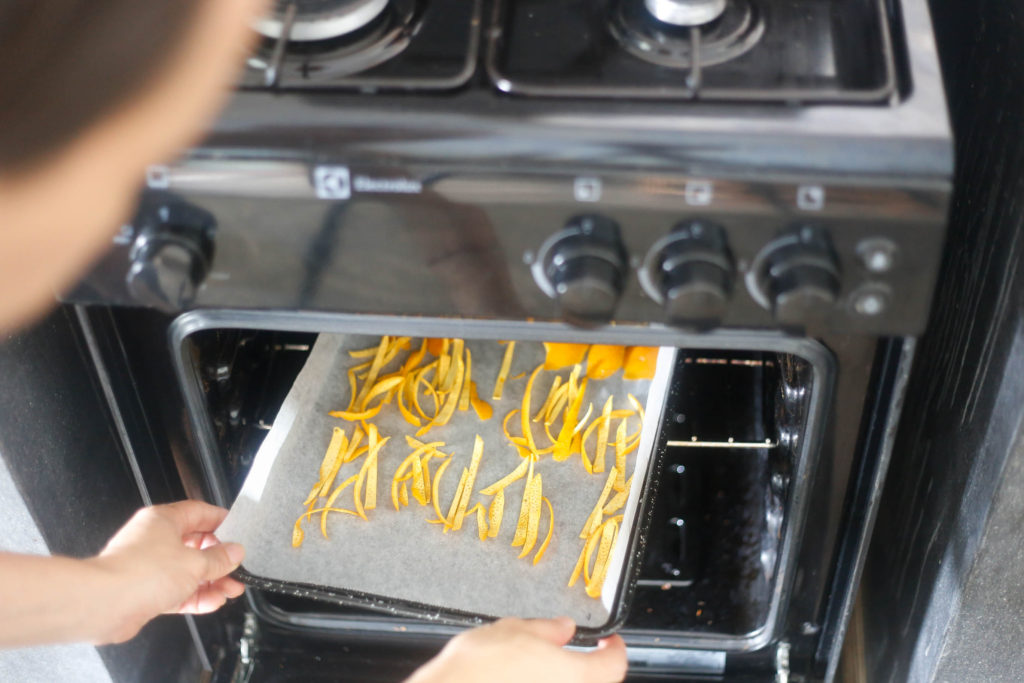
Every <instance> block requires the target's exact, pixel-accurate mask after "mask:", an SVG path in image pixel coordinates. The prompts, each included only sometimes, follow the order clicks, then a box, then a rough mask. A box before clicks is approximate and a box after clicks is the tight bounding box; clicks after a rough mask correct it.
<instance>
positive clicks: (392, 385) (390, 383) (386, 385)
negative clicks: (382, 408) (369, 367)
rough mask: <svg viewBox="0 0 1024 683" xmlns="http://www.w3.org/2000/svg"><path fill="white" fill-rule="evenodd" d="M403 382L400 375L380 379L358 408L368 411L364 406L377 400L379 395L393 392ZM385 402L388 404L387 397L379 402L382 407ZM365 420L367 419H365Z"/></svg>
mask: <svg viewBox="0 0 1024 683" xmlns="http://www.w3.org/2000/svg"><path fill="white" fill-rule="evenodd" d="M404 381H405V377H404V376H402V375H392V376H389V377H385V378H383V379H381V380H380V381H379V382H377V383H376V384H374V385H373V388H372V389H370V393H368V394H367V395H366V398H364V399H363V403H362V404H361V406H360V407H361V408H362V409H363V410H364V411H366V410H368V409H367V407H366V406H368V405H370V401H372V400H373V399H375V398H377V397H378V396H380V395H381V394H385V395H386V394H388V393H390V392H391V391H394V390H395V389H396V388H397V387H398V386H399V385H401V384H402V382H404ZM387 402H388V398H387V396H385V399H384V401H382V402H381V405H384V404H385V403H387ZM365 419H369V418H365Z"/></svg>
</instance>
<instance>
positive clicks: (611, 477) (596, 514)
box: [580, 469, 616, 538]
mask: <svg viewBox="0 0 1024 683" xmlns="http://www.w3.org/2000/svg"><path fill="white" fill-rule="evenodd" d="M615 476H616V471H615V469H612V471H611V472H609V473H608V478H607V479H605V482H604V488H603V489H602V490H601V495H600V496H599V497H598V499H597V505H595V506H594V509H593V510H591V511H590V515H589V516H588V517H587V521H586V522H584V523H583V531H581V532H580V538H588V537H589V536H590V534H591V533H593V531H594V529H596V528H597V527H598V526H599V525H600V524H601V511H602V510H603V509H604V506H605V504H606V503H607V502H608V494H609V493H611V490H612V486H613V485H614V484H615Z"/></svg>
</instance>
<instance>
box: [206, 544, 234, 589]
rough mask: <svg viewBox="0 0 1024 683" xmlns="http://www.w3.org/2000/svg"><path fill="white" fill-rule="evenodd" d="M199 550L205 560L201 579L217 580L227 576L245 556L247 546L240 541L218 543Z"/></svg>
mask: <svg viewBox="0 0 1024 683" xmlns="http://www.w3.org/2000/svg"><path fill="white" fill-rule="evenodd" d="M199 552H200V553H201V554H202V557H203V560H204V565H203V569H202V576H201V577H200V580H201V581H216V580H217V579H219V578H221V577H222V576H226V575H227V574H229V573H230V572H232V571H233V570H234V569H235V568H237V567H238V565H240V564H241V563H242V560H243V559H244V558H245V548H243V547H242V546H241V545H239V544H238V543H218V544H217V545H213V546H210V547H209V548H205V549H203V550H200V551H199Z"/></svg>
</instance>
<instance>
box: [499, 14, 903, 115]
mask: <svg viewBox="0 0 1024 683" xmlns="http://www.w3.org/2000/svg"><path fill="white" fill-rule="evenodd" d="M682 4H685V3H682ZM649 5H650V3H647V2H645V1H644V0H503V1H502V2H499V5H498V8H497V10H496V13H495V15H494V17H493V20H492V21H493V26H492V33H491V35H492V44H491V46H490V52H489V55H488V69H489V72H490V75H491V78H492V80H493V81H494V82H495V84H496V86H497V87H498V88H499V89H500V90H503V91H505V92H509V93H513V94H523V95H541V96H583V97H630V98H637V97H642V98H662V99H672V98H684V99H690V98H706V99H716V100H758V101H761V100H774V101H782V102H792V101H807V100H814V101H849V102H857V101H878V102H884V101H885V100H886V99H887V98H888V97H889V96H890V95H891V94H892V93H893V91H894V88H895V76H894V66H893V58H892V44H891V36H890V32H889V27H888V20H887V18H886V14H885V10H884V7H883V5H882V0H832V1H830V0H727V2H726V3H725V8H724V10H723V12H722V13H721V14H720V15H719V16H718V17H717V18H716V19H714V20H712V21H710V22H708V23H704V24H702V25H700V26H680V25H675V24H670V23H666V22H663V21H660V20H658V19H656V18H655V17H654V15H653V14H652V12H651V10H650V9H649Z"/></svg>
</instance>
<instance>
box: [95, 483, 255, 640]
mask: <svg viewBox="0 0 1024 683" xmlns="http://www.w3.org/2000/svg"><path fill="white" fill-rule="evenodd" d="M226 515H227V510H224V509H223V508H219V507H215V506H213V505H208V504H206V503H200V502H198V501H183V502H180V503H172V504H171V505H157V506H153V507H148V508H143V509H142V510H139V511H138V512H136V513H135V515H134V516H133V517H132V518H131V519H130V520H128V523H127V524H125V525H124V526H123V527H122V528H121V529H120V531H118V532H117V533H116V534H115V535H114V537H113V538H111V539H110V542H109V543H107V547H106V548H104V549H103V551H102V552H101V553H100V554H99V555H98V556H97V557H96V558H94V559H93V560H90V562H91V563H93V564H94V565H95V566H97V567H98V568H100V569H102V570H104V571H105V572H107V573H108V575H109V576H110V578H112V579H113V582H111V583H110V585H111V586H112V589H113V590H112V591H111V592H112V593H113V595H111V596H108V600H109V601H110V602H109V603H108V606H107V609H108V610H110V614H111V616H112V617H113V618H112V623H111V624H110V631H109V632H107V633H101V634H99V640H100V641H101V642H122V641H124V640H128V639H129V638H131V637H133V636H134V635H135V634H136V633H138V631H139V629H141V628H142V627H143V626H144V625H145V624H146V623H147V622H148V621H149V620H150V619H152V618H153V617H155V616H157V615H159V614H168V613H182V614H205V613H207V612H212V611H214V610H216V609H218V608H219V607H221V605H223V604H224V603H225V602H226V601H227V599H228V598H235V597H238V596H239V595H241V594H242V592H243V590H244V586H243V585H242V584H241V583H239V582H238V581H236V580H235V579H232V578H230V577H229V576H227V574H229V573H230V572H231V571H233V570H234V569H235V568H236V567H238V565H239V564H241V562H242V558H243V557H244V556H245V551H244V550H243V549H242V546H240V545H238V544H237V543H220V542H219V541H218V540H217V539H216V537H214V535H213V530H214V529H216V528H217V527H218V526H219V525H220V523H221V522H222V521H223V520H224V517H225V516H226Z"/></svg>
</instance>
